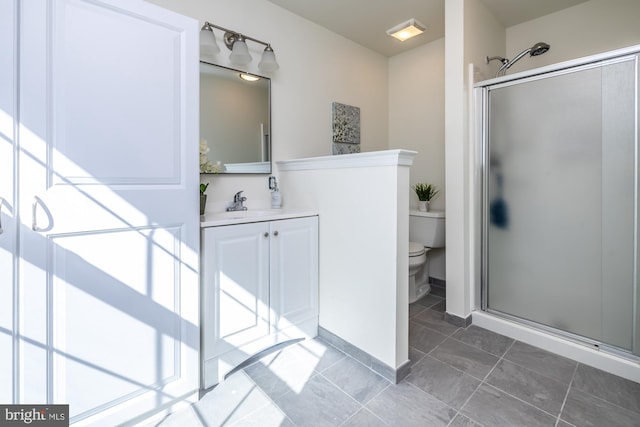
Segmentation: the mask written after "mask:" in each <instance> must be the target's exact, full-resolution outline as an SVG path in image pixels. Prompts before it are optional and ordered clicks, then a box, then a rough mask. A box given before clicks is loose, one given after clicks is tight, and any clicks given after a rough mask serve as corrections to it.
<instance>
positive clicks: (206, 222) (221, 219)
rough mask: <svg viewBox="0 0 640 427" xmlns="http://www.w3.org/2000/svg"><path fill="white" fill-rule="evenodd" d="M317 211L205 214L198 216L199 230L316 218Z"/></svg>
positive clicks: (294, 210) (249, 211)
mask: <svg viewBox="0 0 640 427" xmlns="http://www.w3.org/2000/svg"><path fill="white" fill-rule="evenodd" d="M316 215H318V212H317V211H314V210H308V209H291V208H290V209H248V210H246V211H232V212H226V211H222V212H205V214H204V215H200V228H206V227H217V226H221V225H232V224H244V223H248V222H262V221H275V220H279V219H290V218H301V217H306V216H316Z"/></svg>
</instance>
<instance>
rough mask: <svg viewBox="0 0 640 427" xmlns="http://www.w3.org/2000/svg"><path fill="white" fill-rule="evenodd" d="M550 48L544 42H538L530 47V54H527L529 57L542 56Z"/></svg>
mask: <svg viewBox="0 0 640 427" xmlns="http://www.w3.org/2000/svg"><path fill="white" fill-rule="evenodd" d="M550 48H551V46H549V45H548V44H546V43H544V42H538V43H536V44H534V45H533V46H532V47H531V52H530V53H529V55H530V56H538V55H542V54H543V53H546V52H547V51H548V50H549V49H550Z"/></svg>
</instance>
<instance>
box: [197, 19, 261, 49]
mask: <svg viewBox="0 0 640 427" xmlns="http://www.w3.org/2000/svg"><path fill="white" fill-rule="evenodd" d="M207 26H209V27H213V28H217V29H219V30H222V31H224V32H225V37H224V39H225V40H224V44H225V45H226V46H227V47H228V48H229V50H232V49H233V42H234V41H235V40H237V38H238V36H242V37H244V38H245V40H251V41H253V42H256V43H260V44H261V45H263V46H271V44H269V43H267V42H263V41H262V40H258V39H254V38H253V37H249V36H248V35H246V34H244V33H238V32H236V31H233V30H230V29H228V28H225V27H221V26H219V25H216V24H212V23H211V22H209V21H205V23H204V25H203V26H202V29H203V30H205V29H208V28H206V27H207ZM227 33H228V34H230V35H231V36H233V37H234V38H233V39H231V37H229V40H231V45H229V44H227Z"/></svg>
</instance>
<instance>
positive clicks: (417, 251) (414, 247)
mask: <svg viewBox="0 0 640 427" xmlns="http://www.w3.org/2000/svg"><path fill="white" fill-rule="evenodd" d="M425 252H426V251H425V249H424V245H421V244H420V243H416V242H409V256H410V257H414V256H420V255H424V253H425Z"/></svg>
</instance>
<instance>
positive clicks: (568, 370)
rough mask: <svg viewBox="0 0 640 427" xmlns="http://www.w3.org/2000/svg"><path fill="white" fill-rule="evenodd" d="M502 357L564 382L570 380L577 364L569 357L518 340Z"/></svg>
mask: <svg viewBox="0 0 640 427" xmlns="http://www.w3.org/2000/svg"><path fill="white" fill-rule="evenodd" d="M504 358H505V359H508V360H510V361H512V362H514V363H516V364H518V365H520V366H524V367H525V368H527V369H531V370H532V371H535V372H537V373H539V374H542V375H546V376H548V377H551V378H553V379H555V380H557V381H560V382H562V383H564V384H569V383H570V382H571V378H573V373H574V372H575V370H576V366H577V363H576V362H575V361H573V360H571V359H567V358H565V357H562V356H558V355H557V354H553V353H550V352H548V351H546V350H542V349H541V348H538V347H534V346H532V345H529V344H525V343H523V342H520V341H516V342H515V343H514V344H513V346H511V348H510V349H509V351H507V353H506V354H505V355H504Z"/></svg>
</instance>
